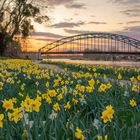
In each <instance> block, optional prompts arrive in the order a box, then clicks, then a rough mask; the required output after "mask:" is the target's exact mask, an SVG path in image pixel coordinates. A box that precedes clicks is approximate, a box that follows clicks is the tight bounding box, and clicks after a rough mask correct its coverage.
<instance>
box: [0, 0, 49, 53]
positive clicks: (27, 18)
mask: <svg viewBox="0 0 140 140" xmlns="http://www.w3.org/2000/svg"><path fill="white" fill-rule="evenodd" d="M46 9H47V7H46V6H44V5H42V7H41V2H40V1H38V0H0V55H3V54H4V52H5V50H6V47H7V44H8V43H9V42H11V41H12V40H13V38H14V36H15V35H17V34H18V35H22V37H27V36H28V35H29V32H30V31H33V30H34V26H33V24H32V21H34V22H37V23H40V24H41V23H44V22H47V21H48V17H47V16H46V15H45V10H46Z"/></svg>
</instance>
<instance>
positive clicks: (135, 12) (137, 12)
mask: <svg viewBox="0 0 140 140" xmlns="http://www.w3.org/2000/svg"><path fill="white" fill-rule="evenodd" d="M121 13H123V14H125V15H127V16H133V17H135V16H140V8H139V9H137V8H136V9H127V10H124V11H121Z"/></svg>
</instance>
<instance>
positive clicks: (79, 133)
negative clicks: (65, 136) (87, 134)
mask: <svg viewBox="0 0 140 140" xmlns="http://www.w3.org/2000/svg"><path fill="white" fill-rule="evenodd" d="M75 137H76V138H77V139H80V140H84V135H83V132H82V130H81V129H80V128H76V132H75Z"/></svg>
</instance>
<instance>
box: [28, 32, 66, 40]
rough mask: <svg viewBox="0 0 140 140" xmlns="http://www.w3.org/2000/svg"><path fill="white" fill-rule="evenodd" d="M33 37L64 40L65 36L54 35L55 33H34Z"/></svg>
mask: <svg viewBox="0 0 140 140" xmlns="http://www.w3.org/2000/svg"><path fill="white" fill-rule="evenodd" d="M30 35H31V36H38V37H39V36H40V37H45V38H58V39H59V38H63V37H64V36H61V35H58V34H54V33H49V32H32V33H31V34H30Z"/></svg>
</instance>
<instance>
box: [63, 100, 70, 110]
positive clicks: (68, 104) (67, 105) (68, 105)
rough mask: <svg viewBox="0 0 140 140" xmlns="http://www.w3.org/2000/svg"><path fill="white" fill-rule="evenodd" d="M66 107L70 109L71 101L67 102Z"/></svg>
mask: <svg viewBox="0 0 140 140" xmlns="http://www.w3.org/2000/svg"><path fill="white" fill-rule="evenodd" d="M64 108H65V109H66V110H68V109H70V108H71V105H70V103H69V102H67V104H66V105H65V106H64Z"/></svg>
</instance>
